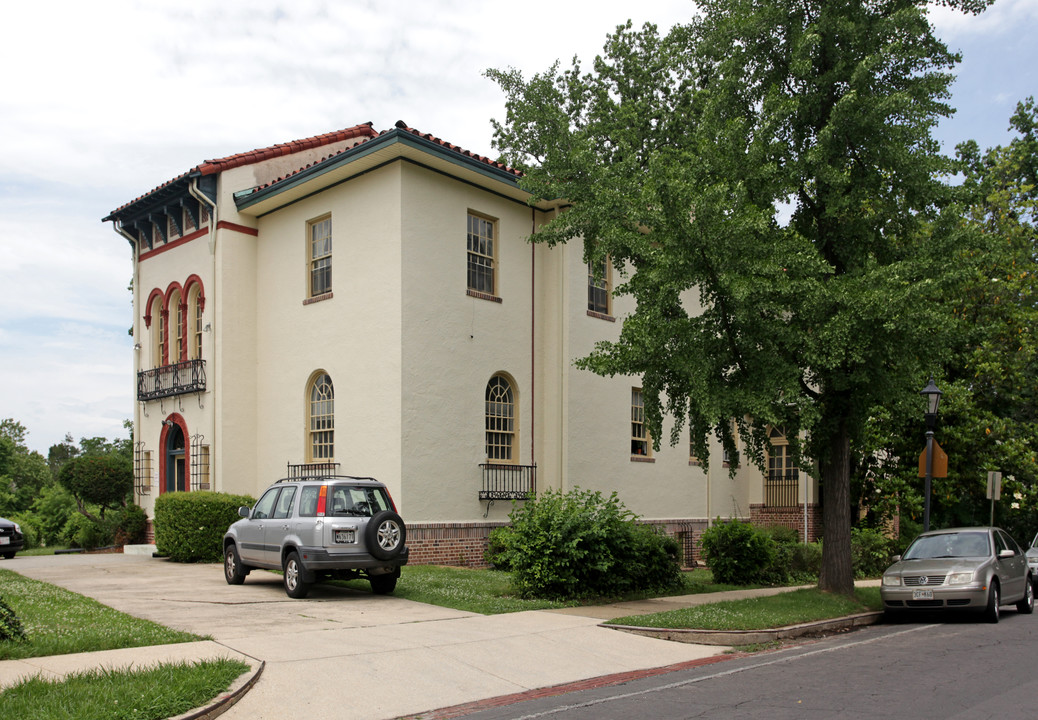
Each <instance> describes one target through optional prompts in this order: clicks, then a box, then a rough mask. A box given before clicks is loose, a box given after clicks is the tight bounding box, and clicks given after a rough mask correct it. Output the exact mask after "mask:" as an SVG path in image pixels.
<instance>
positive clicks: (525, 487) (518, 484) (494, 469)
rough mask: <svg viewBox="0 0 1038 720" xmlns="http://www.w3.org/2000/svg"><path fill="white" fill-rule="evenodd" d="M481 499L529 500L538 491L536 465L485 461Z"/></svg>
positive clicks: (481, 466)
mask: <svg viewBox="0 0 1038 720" xmlns="http://www.w3.org/2000/svg"><path fill="white" fill-rule="evenodd" d="M479 467H480V469H481V470H482V471H483V489H482V490H480V491H479V499H480V500H527V499H529V498H532V497H533V496H534V494H535V493H536V492H537V466H536V465H502V464H499V463H483V464H481V465H480V466H479Z"/></svg>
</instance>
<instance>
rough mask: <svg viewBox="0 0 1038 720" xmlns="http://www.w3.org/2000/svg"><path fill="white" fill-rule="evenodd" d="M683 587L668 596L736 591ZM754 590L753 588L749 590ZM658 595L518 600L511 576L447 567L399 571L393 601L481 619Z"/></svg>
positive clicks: (705, 581) (698, 576) (707, 577)
mask: <svg viewBox="0 0 1038 720" xmlns="http://www.w3.org/2000/svg"><path fill="white" fill-rule="evenodd" d="M681 578H682V584H681V586H680V587H677V588H675V589H674V590H672V591H670V592H669V593H665V594H667V595H694V594H698V593H705V592H720V591H722V590H736V589H739V588H737V587H736V586H734V585H720V584H717V583H714V579H713V575H711V574H710V571H709V570H692V571H690V572H685V573H682V575H681ZM331 584H333V585H340V586H343V587H349V588H354V589H357V590H369V589H370V585H369V584H368V582H367V581H366V580H350V581H348V582H341V581H332V582H331ZM752 587H756V586H752ZM657 595H658V594H657V593H638V594H633V595H628V596H625V597H622V598H592V599H588V600H586V601H582V602H580V601H576V600H569V601H555V600H540V599H535V598H534V599H528V598H521V597H517V596H516V595H515V593H514V591H513V590H512V576H511V575H510V574H509V573H506V572H501V571H499V570H475V569H472V568H459V567H446V566H442V565H405V566H404V567H403V568H401V576H400V580H399V581H398V582H397V586H396V591H395V592H394V593H393V596H394V597H401V598H405V599H407V600H414V601H416V602H423V603H428V604H429V605H439V606H440V607H449V608H454V609H455V610H465V611H467V612H474V613H480V614H482V615H497V614H500V613H510V612H521V611H523V610H545V609H550V608H560V607H576V606H579V605H598V604H604V603H609V602H617V601H622V600H641V599H644V598H646V597H655V596H657Z"/></svg>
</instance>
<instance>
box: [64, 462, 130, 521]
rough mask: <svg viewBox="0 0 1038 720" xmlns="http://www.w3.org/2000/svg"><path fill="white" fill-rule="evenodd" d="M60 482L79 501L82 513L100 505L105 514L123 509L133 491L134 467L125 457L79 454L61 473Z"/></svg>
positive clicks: (65, 465)
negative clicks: (116, 508) (108, 509)
mask: <svg viewBox="0 0 1038 720" xmlns="http://www.w3.org/2000/svg"><path fill="white" fill-rule="evenodd" d="M58 482H59V483H61V484H62V485H63V486H64V487H65V489H66V490H68V491H69V492H70V493H71V494H72V497H74V498H75V499H76V503H77V504H78V505H79V508H80V510H83V509H84V508H85V507H86V506H87V505H97V506H99V507H100V508H101V509H102V511H103V510H104V509H106V508H115V507H120V506H122V505H123V504H124V501H125V500H126V496H127V495H129V494H130V493H131V492H132V491H133V466H132V464H131V463H130V461H129V460H127V459H126V458H125V457H123V456H122V455H118V454H116V453H111V454H108V455H80V456H79V457H74V458H72V459H71V460H69V461H68V462H66V463H65V464H64V465H62V466H61V470H59V471H58Z"/></svg>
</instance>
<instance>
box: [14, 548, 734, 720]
mask: <svg viewBox="0 0 1038 720" xmlns="http://www.w3.org/2000/svg"><path fill="white" fill-rule="evenodd" d="M0 567H3V568H4V569H7V570H14V571H16V572H19V573H21V574H23V575H25V576H27V577H31V578H35V579H38V580H44V581H46V582H49V583H53V584H55V585H59V586H61V587H65V588H68V589H69V590H73V591H75V592H78V593H81V594H83V595H86V596H88V597H92V598H94V599H96V600H98V601H100V602H102V603H104V604H105V605H108V606H110V607H113V608H115V609H117V610H121V611H123V612H126V613H129V614H131V615H136V616H138V617H143V618H147V619H149V620H153V621H155V622H158V623H161V624H163V625H166V626H168V627H172V628H176V629H178V630H186V631H189V632H193V633H196V634H199V635H209V636H211V637H212V638H213V640H214V641H215V642H216V643H217V644H219V645H220V646H223V647H226V648H228V649H230V650H233V651H235V652H238V653H241V654H243V655H246V656H248V657H251V658H255V659H257V660H262V661H263V662H264V663H265V664H266V665H265V669H264V671H263V674H262V676H261V677H260V678H259V681H258V682H257V683H256V685H255V686H254V687H253V688H252V689H251V690H250V691H249V692H248V693H247V694H246V695H244V697H242V699H241V700H240V701H239V702H238V703H237V704H236V705H234V706H233V707H231V708H230V709H229V710H228V712H227V713H226V714H225V715H224V716H223V717H226V718H229V720H235V719H237V718H241V719H243V720H244V719H245V718H249V719H263V718H276V719H277V720H291V719H293V718H306V719H307V720H315V719H318V718H365V719H368V720H372V719H377V718H396V717H401V716H405V715H409V714H416V713H420V712H422V711H427V710H432V709H435V708H441V707H447V706H453V705H459V704H462V703H468V702H475V701H479V700H484V699H487V698H492V697H498V696H501V695H509V694H513V693H521V692H524V691H528V690H532V689H535V688H543V687H548V686H551V685H557V684H561V683H569V682H575V681H579V680H586V679H590V678H595V677H600V676H603V675H609V674H614V673H623V672H631V671H637V670H645V669H649V668H655V667H663V666H668V665H673V664H677V663H683V662H689V661H694V660H701V659H703V658H707V657H710V656H713V655H717V654H719V653H722V652H724V650H725V648H723V647H716V646H703V645H691V644H684V643H672V642H668V641H665V640H657V639H653V638H646V637H639V636H636V635H630V634H627V633H621V632H616V631H614V630H608V629H605V628H600V627H598V623H599V622H600V620H599V619H597V618H595V617H587V616H584V615H579V614H570V613H558V612H551V611H533V612H521V613H511V614H505V615H492V616H484V615H478V614H474V613H468V612H462V611H458V610H451V609H447V608H441V607H437V606H433V605H425V604H423V603H416V602H411V601H409V600H403V599H401V598H395V597H392V596H376V595H371V594H369V593H366V592H360V591H354V590H347V589H343V588H333V587H327V586H320V585H319V586H317V587H315V588H314V589H313V590H312V591H311V593H310V596H309V597H308V598H307V599H305V600H291V599H289V598H288V597H287V596H286V595H285V593H284V590H283V589H282V585H281V578H280V577H279V576H277V575H274V574H271V573H266V572H263V571H253V573H252V574H251V575H249V577H248V579H247V580H246V581H245V585H243V586H229V585H227V584H226V583H225V582H224V579H223V573H222V567H221V566H220V565H215V564H202V565H185V564H179V563H172V562H169V561H167V560H160V559H155V558H152V557H149V556H146V555H120V554H112V555H58V556H41V557H26V556H19V557H17V558H15V560H14V561H10V562H7V561H5V562H3V563H2V564H0Z"/></svg>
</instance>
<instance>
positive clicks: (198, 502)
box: [154, 490, 256, 562]
mask: <svg viewBox="0 0 1038 720" xmlns="http://www.w3.org/2000/svg"><path fill="white" fill-rule="evenodd" d="M255 504H256V500H255V498H252V497H250V496H248V495H228V494H227V493H218V492H210V491H204V490H203V491H201V492H172V493H166V494H164V495H160V496H159V497H158V498H157V499H156V500H155V520H154V523H155V549H156V551H157V552H158V553H159V554H160V555H166V556H168V557H169V558H170V559H171V560H175V561H177V562H219V561H220V558H221V556H222V555H223V535H224V533H225V532H227V528H228V527H230V525H231V523H233V522H235V521H237V520H240V519H241V518H240V517H239V515H238V508H239V507H241V506H242V505H248V506H250V507H251V506H252V505H255Z"/></svg>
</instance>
